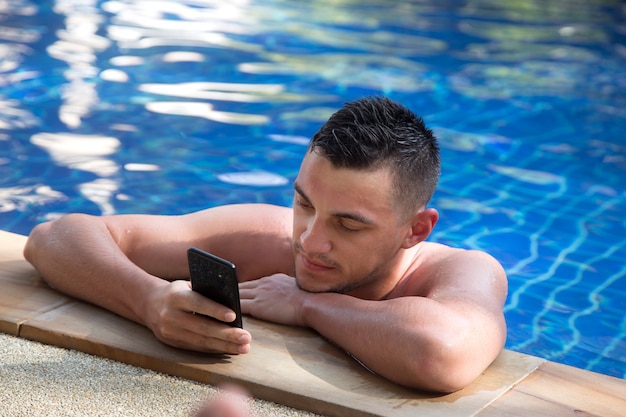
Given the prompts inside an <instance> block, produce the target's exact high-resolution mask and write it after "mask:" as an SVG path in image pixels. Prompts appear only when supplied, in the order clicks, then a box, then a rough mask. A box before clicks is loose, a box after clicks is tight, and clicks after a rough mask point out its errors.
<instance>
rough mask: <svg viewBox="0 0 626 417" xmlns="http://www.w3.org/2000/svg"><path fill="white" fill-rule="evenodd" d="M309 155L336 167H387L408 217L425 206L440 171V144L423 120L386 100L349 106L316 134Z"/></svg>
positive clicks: (366, 100)
mask: <svg viewBox="0 0 626 417" xmlns="http://www.w3.org/2000/svg"><path fill="white" fill-rule="evenodd" d="M309 152H316V153H318V154H319V155H320V156H323V157H325V158H327V159H328V160H329V161H330V162H331V163H332V164H333V166H335V167H336V168H349V169H354V170H363V171H374V170H377V169H380V168H388V169H389V170H390V172H391V173H392V175H393V177H394V179H395V181H394V182H393V190H392V195H393V196H394V200H395V204H397V205H398V206H399V208H400V209H401V212H402V213H403V215H404V217H406V216H411V215H413V214H414V213H415V212H416V211H417V210H419V209H420V208H421V207H424V206H426V204H427V203H428V201H429V200H430V198H431V197H432V195H433V193H434V191H435V188H436V186H437V181H438V179H439V173H440V159H439V146H438V144H437V140H436V139H435V137H434V135H433V133H432V131H431V130H430V129H428V128H426V126H425V125H424V121H423V120H422V119H421V118H420V117H417V116H416V115H415V114H413V113H412V112H411V111H410V110H409V109H407V108H406V107H404V106H402V105H400V104H397V103H395V102H393V101H391V100H389V99H387V98H364V99H361V100H357V101H355V102H352V103H348V104H346V105H345V106H344V107H343V108H342V109H341V110H339V111H337V112H336V113H335V114H333V115H332V116H331V117H330V119H329V120H328V121H327V122H326V123H325V124H324V126H322V128H321V129H320V130H319V131H318V132H317V133H316V134H315V135H314V136H313V139H312V140H311V143H310V145H309Z"/></svg>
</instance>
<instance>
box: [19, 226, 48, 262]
mask: <svg viewBox="0 0 626 417" xmlns="http://www.w3.org/2000/svg"><path fill="white" fill-rule="evenodd" d="M49 228H50V223H42V224H39V225H37V226H35V227H34V228H33V230H32V231H31V232H30V234H29V236H28V239H27V240H26V244H25V245H24V251H23V255H24V259H26V260H27V261H28V262H30V263H31V264H32V265H33V266H35V264H36V259H37V252H38V249H39V248H40V247H41V246H42V245H43V242H44V239H45V236H46V234H47V232H48V229H49Z"/></svg>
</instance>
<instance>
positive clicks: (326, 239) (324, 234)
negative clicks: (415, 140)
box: [293, 152, 410, 299]
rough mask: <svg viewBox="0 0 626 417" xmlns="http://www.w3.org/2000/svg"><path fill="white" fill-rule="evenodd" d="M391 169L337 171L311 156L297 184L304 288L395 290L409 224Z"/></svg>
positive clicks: (297, 248) (298, 257) (364, 293)
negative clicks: (401, 216)
mask: <svg viewBox="0 0 626 417" xmlns="http://www.w3.org/2000/svg"><path fill="white" fill-rule="evenodd" d="M391 185H392V176H391V174H390V172H389V170H388V169H386V168H383V169H379V170H377V171H360V170H353V169H345V168H339V169H338V168H335V167H333V166H332V164H331V162H330V161H329V160H328V159H326V158H324V157H323V156H320V155H318V154H317V153H315V152H308V153H307V154H306V156H305V158H304V160H303V161H302V166H301V168H300V173H299V174H298V178H297V179H296V181H295V196H294V235H293V241H294V255H295V266H296V279H297V282H298V285H299V286H300V288H302V289H304V290H307V291H311V292H340V293H348V294H351V295H354V296H357V297H361V298H367V299H376V298H381V297H383V296H384V295H386V294H387V292H389V291H390V290H391V289H392V288H393V286H395V284H396V282H397V279H399V276H398V275H399V273H398V271H397V269H396V268H397V266H398V265H397V264H398V259H399V252H400V249H401V246H402V243H403V240H404V238H405V237H406V235H407V233H409V232H410V222H408V221H407V222H405V223H403V224H400V222H399V220H398V213H399V212H400V211H399V210H398V209H395V208H394V207H393V200H392V197H391V196H392V193H391Z"/></svg>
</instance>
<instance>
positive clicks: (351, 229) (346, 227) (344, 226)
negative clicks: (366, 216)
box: [339, 223, 361, 232]
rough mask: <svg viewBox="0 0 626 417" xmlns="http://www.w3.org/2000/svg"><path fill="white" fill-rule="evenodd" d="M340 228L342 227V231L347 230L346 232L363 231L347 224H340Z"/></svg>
mask: <svg viewBox="0 0 626 417" xmlns="http://www.w3.org/2000/svg"><path fill="white" fill-rule="evenodd" d="M339 227H341V229H342V230H345V231H346V232H358V231H359V230H361V229H360V228H358V227H354V226H350V225H349V224H346V223H339Z"/></svg>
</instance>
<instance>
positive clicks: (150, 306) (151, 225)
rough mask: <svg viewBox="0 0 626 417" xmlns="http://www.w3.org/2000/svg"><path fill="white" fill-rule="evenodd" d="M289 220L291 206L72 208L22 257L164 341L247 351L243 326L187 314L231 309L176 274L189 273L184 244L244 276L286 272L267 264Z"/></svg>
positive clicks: (283, 243) (66, 288)
mask: <svg viewBox="0 0 626 417" xmlns="http://www.w3.org/2000/svg"><path fill="white" fill-rule="evenodd" d="M289 222H290V212H289V209H284V208H281V207H273V206H264V205H263V206H261V205H259V206H256V205H255V206H244V205H242V206H231V207H219V208H215V209H209V210H205V211H202V212H198V213H194V214H189V215H185V216H145V215H123V216H109V217H95V216H87V215H82V214H74V215H68V216H65V217H63V218H61V219H59V220H56V221H53V222H50V223H44V224H42V225H39V226H37V227H36V228H35V229H34V230H33V232H32V233H31V235H30V237H29V239H28V241H27V244H26V247H25V250H24V255H25V257H26V259H27V260H28V261H29V262H31V263H32V264H33V265H34V266H35V268H36V269H37V270H38V272H39V273H40V274H41V275H42V277H43V278H44V280H45V281H47V282H48V283H49V284H50V285H51V286H52V287H54V288H56V289H58V290H59V291H61V292H64V293H66V294H68V295H71V296H74V297H77V298H80V299H83V300H86V301H88V302H91V303H93V304H96V305H99V306H101V307H104V308H106V309H108V310H111V311H113V312H115V313H117V314H119V315H121V316H123V317H126V318H128V319H130V320H133V321H136V322H138V323H141V324H143V325H146V326H147V327H149V328H150V329H151V330H152V331H153V332H154V334H155V335H156V336H157V338H159V339H160V340H161V341H163V342H165V343H167V344H170V345H173V346H177V347H184V348H187V349H194V350H201V351H220V352H228V353H245V352H247V351H248V350H249V343H250V334H249V333H248V332H247V331H245V330H241V329H234V328H230V327H229V326H226V325H224V324H221V323H216V322H214V321H213V320H209V319H206V318H203V317H202V316H200V315H197V314H196V315H194V314H192V313H193V312H196V313H201V314H204V315H208V316H212V317H215V318H217V319H219V320H228V319H229V318H230V317H231V316H232V315H233V313H232V312H231V311H230V310H228V309H227V308H225V307H223V306H220V305H219V304H217V303H214V302H212V301H210V300H208V299H206V298H204V297H202V296H200V295H199V294H196V293H195V292H193V291H191V289H190V286H189V283H188V282H187V281H180V280H175V279H176V278H185V277H188V265H187V258H186V250H187V248H188V247H190V246H198V247H200V248H202V249H205V250H207V251H212V252H214V253H215V254H217V255H218V256H222V257H225V258H227V259H231V260H232V261H233V262H236V263H237V264H238V266H239V265H240V266H241V267H240V275H241V278H242V279H252V278H254V277H258V276H263V275H267V274H269V273H273V272H276V271H289V270H290V269H289V267H288V264H287V263H286V264H285V265H281V264H279V263H276V264H275V265H272V264H270V262H269V260H274V259H277V258H278V259H281V258H284V256H283V257H279V256H272V255H276V253H281V254H282V253H284V250H285V247H288V248H289V250H290V245H289V241H288V240H289V239H288V238H286V237H285V235H286V236H290V233H291V230H290V227H291V226H290V223H289ZM259 241H263V243H264V244H263V245H261V244H259V243H260V242H259ZM259 247H260V248H261V249H259ZM276 251H278V252H276ZM263 252H265V253H263ZM259 253H261V254H262V255H265V256H264V257H262V258H261V259H262V261H259V262H254V259H256V256H257V254H259ZM252 258H254V259H252ZM263 260H265V261H263ZM163 278H165V279H163ZM169 280H174V281H171V282H170V281H169Z"/></svg>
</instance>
